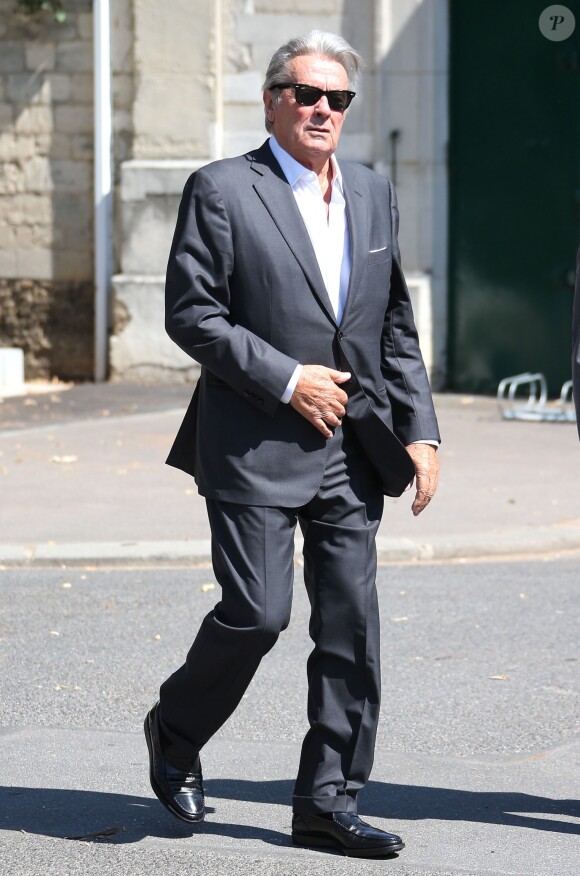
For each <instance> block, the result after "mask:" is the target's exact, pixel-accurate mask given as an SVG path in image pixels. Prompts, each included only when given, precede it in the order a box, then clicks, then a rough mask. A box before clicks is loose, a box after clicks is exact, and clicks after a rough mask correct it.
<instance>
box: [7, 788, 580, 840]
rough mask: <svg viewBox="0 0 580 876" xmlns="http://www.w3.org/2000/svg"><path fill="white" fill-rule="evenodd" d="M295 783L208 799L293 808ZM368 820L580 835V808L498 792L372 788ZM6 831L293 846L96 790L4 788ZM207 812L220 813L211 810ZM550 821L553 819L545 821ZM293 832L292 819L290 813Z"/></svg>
mask: <svg viewBox="0 0 580 876" xmlns="http://www.w3.org/2000/svg"><path fill="white" fill-rule="evenodd" d="M292 788H293V782H291V781H286V780H278V781H267V782H252V781H235V780H231V779H215V780H213V781H209V782H207V789H206V790H207V795H208V798H210V799H211V798H216V799H224V800H239V801H241V802H244V803H257V804H272V803H273V804H281V805H284V804H289V801H290V800H291V797H292ZM360 809H361V812H362V813H364V816H365V817H370V818H372V817H378V818H385V819H389V820H391V821H397V822H398V821H419V820H423V819H431V820H435V821H463V822H465V821H471V822H479V823H481V824H502V825H510V826H515V827H526V828H531V829H534V830H547V831H553V832H555V833H565V834H577V835H580V824H574V823H572V822H570V821H563V820H560V819H561V817H562V816H563V817H564V818H565V817H580V803H579V802H578V801H575V800H552V799H549V798H546V797H536V796H533V795H531V794H520V793H506V792H502V793H494V792H474V791H462V790H454V789H452V788H429V787H421V786H418V785H391V784H386V783H381V782H371V783H370V784H369V785H368V786H367V788H366V790H365V791H364V794H363V795H361V806H360ZM0 811H1V812H2V813H3V814H2V816H1V819H0V828H1V829H3V830H12V831H20V832H24V833H32V834H39V835H42V836H51V837H61V838H63V839H70V840H83V841H85V842H91V841H93V842H109V843H133V842H138V841H140V840H142V839H143V838H144V837H146V836H155V837H160V838H168V839H170V838H180V837H181V838H183V837H188V836H192V835H194V834H201V835H218V836H224V837H231V838H233V839H237V840H260V841H262V842H265V843H269V844H271V845H277V846H285V845H289V844H290V837H289V830H288V833H280V832H279V831H274V830H268V829H266V828H262V827H258V826H246V825H240V824H227V823H220V822H215V821H213V822H212V821H211V820H210V821H206V822H204V823H202V824H199V825H195V826H194V827H193V826H191V827H190V826H189V825H187V824H184V823H182V822H180V821H178V820H177V819H175V818H173V817H172V816H171V815H170V814H169V813H167V812H166V811H165V810H164V809H163V808H162V806H161V805H160V804H159V803H158V801H157V800H155V799H153V798H149V797H132V796H129V795H123V794H107V793H103V792H95V791H71V790H64V789H54V788H19V787H13V788H10V787H0ZM208 811H209V812H210V813H211V812H214V811H215V810H213V809H212V808H209V809H208ZM542 816H547V817H542ZM288 828H290V813H288Z"/></svg>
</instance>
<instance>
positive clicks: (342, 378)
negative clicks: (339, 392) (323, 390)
mask: <svg viewBox="0 0 580 876" xmlns="http://www.w3.org/2000/svg"><path fill="white" fill-rule="evenodd" d="M327 370H328V376H329V377H330V379H331V380H334V382H335V383H346V381H347V380H350V377H351V374H350V371H335V370H334V369H333V368H328V369H327Z"/></svg>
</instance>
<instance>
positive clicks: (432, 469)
mask: <svg viewBox="0 0 580 876" xmlns="http://www.w3.org/2000/svg"><path fill="white" fill-rule="evenodd" d="M406 450H407V453H408V454H409V456H410V457H411V459H412V460H413V463H414V464H415V484H416V488H417V492H416V493H415V499H414V501H413V504H412V506H411V511H412V512H413V514H414V515H415V517H418V515H419V514H420V513H421V511H423V509H424V508H426V507H427V505H428V504H429V502H430V501H431V499H432V498H433V496H434V495H435V490H436V489H437V484H438V482H439V457H438V455H437V449H436V448H435V447H433V446H432V445H431V444H407V447H406ZM409 486H411V484H410V485H409Z"/></svg>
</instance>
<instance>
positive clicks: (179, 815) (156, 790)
mask: <svg viewBox="0 0 580 876" xmlns="http://www.w3.org/2000/svg"><path fill="white" fill-rule="evenodd" d="M143 729H144V731H145V741H146V742H147V748H148V749H149V781H150V783H151V788H152V789H153V793H154V794H155V796H156V797H157V799H158V800H159V802H160V803H162V804H163V806H165V808H166V809H167V811H168V812H171V814H172V815H174V816H175V817H176V818H179V820H180V821H185V823H186V824H199V822H200V821H203V819H204V818H205V812H201V813H200V814H199V815H196V816H195V817H193V818H187V816H185V815H184V814H183V813H182V812H180V811H179V810H178V809H175V808H174V807H173V806H172V805H171V803H170V802H169V800H168V799H167V798H166V797H164V796H163V794H162V792H161V789H160V787H159V785H158V784H157V781H156V779H155V776H154V775H153V742H152V740H151V731H150V729H149V715H147V717H146V718H145V723H144V725H143Z"/></svg>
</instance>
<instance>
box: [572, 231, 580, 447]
mask: <svg viewBox="0 0 580 876" xmlns="http://www.w3.org/2000/svg"><path fill="white" fill-rule="evenodd" d="M572 380H573V382H574V404H575V405H576V423H577V426H578V435H579V436H580V247H578V253H577V255H576V291H575V293H574V315H573V317H572Z"/></svg>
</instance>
